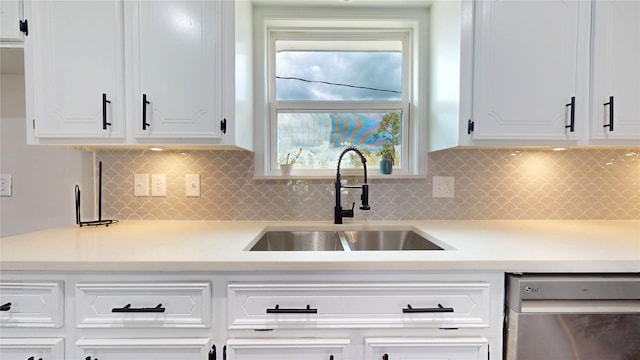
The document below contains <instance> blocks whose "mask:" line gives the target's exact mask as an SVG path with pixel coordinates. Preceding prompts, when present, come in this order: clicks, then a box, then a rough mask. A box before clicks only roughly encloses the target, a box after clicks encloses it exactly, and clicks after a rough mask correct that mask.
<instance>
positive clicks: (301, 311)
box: [267, 305, 318, 314]
mask: <svg viewBox="0 0 640 360" xmlns="http://www.w3.org/2000/svg"><path fill="white" fill-rule="evenodd" d="M317 313H318V309H312V308H311V306H310V305H307V307H306V308H304V309H280V305H276V307H275V308H273V309H267V314H317Z"/></svg>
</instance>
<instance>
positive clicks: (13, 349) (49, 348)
mask: <svg viewBox="0 0 640 360" xmlns="http://www.w3.org/2000/svg"><path fill="white" fill-rule="evenodd" d="M64 358H65V357H64V340H63V339H61V338H32V339H23V338H5V337H2V338H0V359H2V360H27V359H38V360H39V359H42V360H61V359H64Z"/></svg>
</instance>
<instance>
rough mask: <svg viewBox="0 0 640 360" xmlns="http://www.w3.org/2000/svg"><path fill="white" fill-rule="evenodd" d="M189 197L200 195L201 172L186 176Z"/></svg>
mask: <svg viewBox="0 0 640 360" xmlns="http://www.w3.org/2000/svg"><path fill="white" fill-rule="evenodd" d="M185 183H186V187H187V196H188V197H199V196H200V174H187V175H186V176H185Z"/></svg>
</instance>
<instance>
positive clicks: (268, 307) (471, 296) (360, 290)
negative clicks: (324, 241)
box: [228, 282, 490, 329]
mask: <svg viewBox="0 0 640 360" xmlns="http://www.w3.org/2000/svg"><path fill="white" fill-rule="evenodd" d="M489 297H490V295H489V284H488V283H485V282H459V283H437V282H433V283H368V284H367V283H287V284H285V283H272V284H265V283H230V284H229V285H228V327H229V329H275V328H372V327H373V328H375V327H381V328H390V327H391V328H393V327H397V328H401V327H428V328H461V327H488V324H489V315H490V309H489V304H490V303H489V300H490V299H489Z"/></svg>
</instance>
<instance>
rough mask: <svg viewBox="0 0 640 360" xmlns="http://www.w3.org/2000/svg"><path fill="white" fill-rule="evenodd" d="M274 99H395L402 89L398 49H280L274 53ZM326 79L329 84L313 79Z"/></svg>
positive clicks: (400, 57) (400, 62) (400, 58)
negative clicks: (281, 50)
mask: <svg viewBox="0 0 640 360" xmlns="http://www.w3.org/2000/svg"><path fill="white" fill-rule="evenodd" d="M276 76H279V77H289V78H298V79H306V80H309V81H311V82H306V81H302V80H296V79H278V80H277V81H276V88H277V99H278V100H398V99H401V97H402V95H401V94H399V93H396V92H388V91H375V90H371V89H362V88H354V87H349V86H342V85H336V84H344V85H351V86H357V87H367V88H373V89H383V90H393V91H402V54H400V53H399V52H328V51H326V52H321V51H283V52H279V53H277V54H276ZM315 81H318V82H328V83H333V84H325V83H317V82H315Z"/></svg>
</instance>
